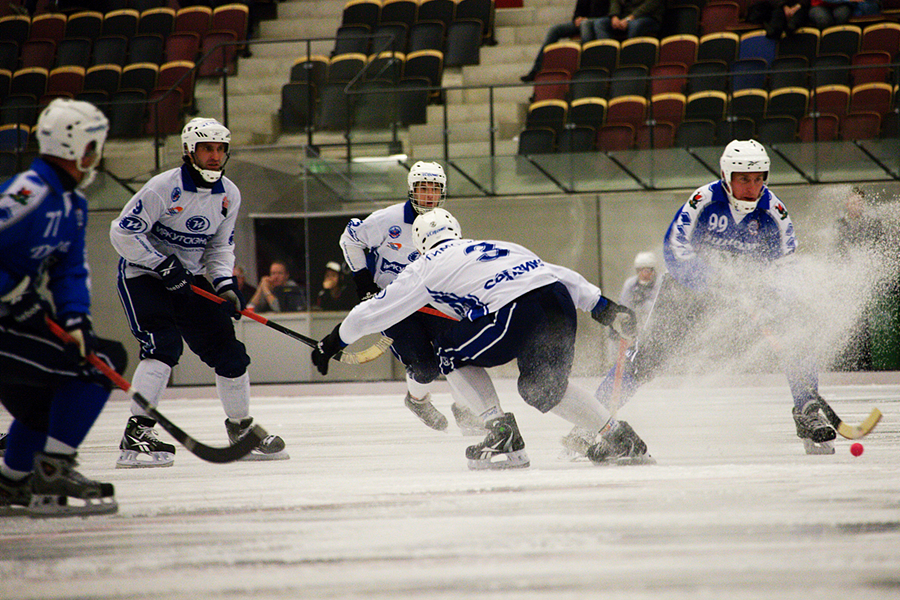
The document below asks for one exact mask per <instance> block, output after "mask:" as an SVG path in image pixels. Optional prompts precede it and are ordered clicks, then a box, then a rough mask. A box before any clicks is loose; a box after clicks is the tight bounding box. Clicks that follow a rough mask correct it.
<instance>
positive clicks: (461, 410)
mask: <svg viewBox="0 0 900 600" xmlns="http://www.w3.org/2000/svg"><path fill="white" fill-rule="evenodd" d="M450 410H451V411H453V418H454V419H455V420H456V425H457V427H459V430H460V431H461V432H462V434H463V435H479V436H480V435H485V434H486V433H487V428H485V426H484V421H482V420H481V418H480V417H479V416H478V415H476V414H475V413H473V412H472V411H471V410H470V409H469V408H468V407H467V406H463V405H462V404H457V403H456V402H454V403H453V404H452V405H451V406H450Z"/></svg>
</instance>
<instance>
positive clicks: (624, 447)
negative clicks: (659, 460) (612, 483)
mask: <svg viewBox="0 0 900 600" xmlns="http://www.w3.org/2000/svg"><path fill="white" fill-rule="evenodd" d="M587 457H588V458H589V459H591V462H593V463H594V464H595V465H653V464H656V461H655V460H653V458H652V457H651V456H650V455H649V454H648V453H647V444H645V443H644V440H642V439H641V438H640V437H638V434H636V433H635V432H634V429H632V428H631V425H629V424H628V423H626V422H625V421H618V422H616V423H615V425H613V427H612V429H610V430H609V431H606V432H605V433H602V434H600V441H599V442H597V443H596V444H594V445H593V446H591V447H590V448H588V451H587Z"/></svg>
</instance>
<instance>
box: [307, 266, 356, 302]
mask: <svg viewBox="0 0 900 600" xmlns="http://www.w3.org/2000/svg"><path fill="white" fill-rule="evenodd" d="M356 302H357V299H356V296H355V295H354V294H352V293H351V292H348V291H347V281H346V279H345V278H344V272H343V269H342V267H341V265H340V263H338V262H335V261H333V260H331V261H328V262H327V263H325V275H324V277H323V278H322V289H321V290H319V293H318V295H317V296H316V302H315V304H314V305H313V309H315V310H350V309H351V308H353V307H354V306H355V305H356Z"/></svg>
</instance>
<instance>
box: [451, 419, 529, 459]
mask: <svg viewBox="0 0 900 600" xmlns="http://www.w3.org/2000/svg"><path fill="white" fill-rule="evenodd" d="M486 425H487V427H488V434H487V437H485V438H484V441H483V442H481V443H480V444H475V445H474V446H469V447H468V448H466V458H467V459H469V468H470V469H472V470H474V471H480V470H484V469H523V468H525V467H527V466H528V465H530V464H531V463H530V461H529V460H528V454H526V453H525V440H523V439H522V435H521V434H520V433H519V427H518V425H516V418H515V417H514V416H513V414H512V413H506V414H504V415H502V416H500V417H497V418H496V419H492V420H490V421H488V422H487V423H486Z"/></svg>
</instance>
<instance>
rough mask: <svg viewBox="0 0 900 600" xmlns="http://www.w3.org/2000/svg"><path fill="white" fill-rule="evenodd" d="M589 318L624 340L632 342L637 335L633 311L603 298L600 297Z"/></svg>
mask: <svg viewBox="0 0 900 600" xmlns="http://www.w3.org/2000/svg"><path fill="white" fill-rule="evenodd" d="M591 316H592V317H593V318H594V320H595V321H599V322H600V323H602V324H603V325H606V326H607V327H609V328H610V329H612V330H613V331H615V332H616V333H618V334H619V335H620V336H621V337H623V338H625V339H626V340H632V339H634V336H635V335H637V319H636V318H635V316H634V311H633V310H631V309H630V308H628V307H627V306H622V305H621V304H616V303H615V302H613V301H612V300H610V299H609V298H607V297H605V296H600V301H599V302H597V305H596V306H595V307H594V310H592V311H591Z"/></svg>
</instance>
